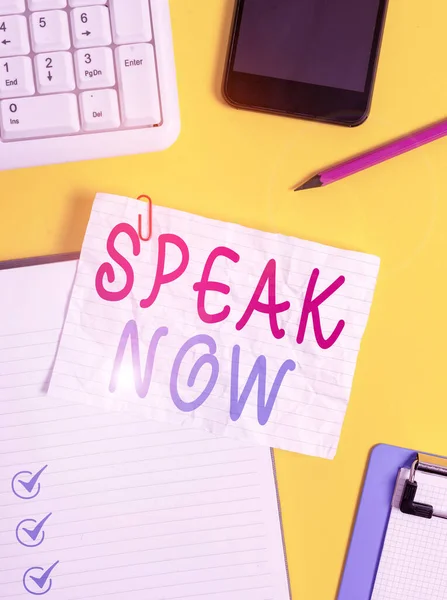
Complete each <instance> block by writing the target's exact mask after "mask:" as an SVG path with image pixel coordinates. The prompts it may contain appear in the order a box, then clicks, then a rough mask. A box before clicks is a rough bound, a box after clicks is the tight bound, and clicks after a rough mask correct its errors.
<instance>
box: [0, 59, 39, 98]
mask: <svg viewBox="0 0 447 600" xmlns="http://www.w3.org/2000/svg"><path fill="white" fill-rule="evenodd" d="M2 63H3V64H0V98H14V97H15V96H32V95H33V94H34V91H35V90H34V78H33V65H32V62H31V59H30V58H29V56H12V57H11V58H7V59H4V60H3V61H2Z"/></svg>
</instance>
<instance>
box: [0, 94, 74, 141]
mask: <svg viewBox="0 0 447 600" xmlns="http://www.w3.org/2000/svg"><path fill="white" fill-rule="evenodd" d="M0 121H1V123H0V124H1V131H2V139H4V140H20V139H30V138H36V137H50V136H55V135H64V134H69V133H77V132H78V131H79V129H80V126H79V115H78V103H77V101H76V96H75V95H74V94H55V95H54V96H34V97H31V98H19V99H17V100H2V101H1V102H0Z"/></svg>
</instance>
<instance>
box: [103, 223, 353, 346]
mask: <svg viewBox="0 0 447 600" xmlns="http://www.w3.org/2000/svg"><path fill="white" fill-rule="evenodd" d="M121 234H124V235H126V236H128V238H129V240H130V242H131V245H132V253H133V255H134V256H138V255H139V254H140V251H141V243H140V238H139V236H138V233H137V232H136V231H135V229H134V228H133V227H132V226H131V225H129V224H127V223H120V224H118V225H116V226H115V227H114V228H113V229H112V230H111V232H110V234H109V236H108V238H107V252H108V255H109V257H110V259H111V260H112V261H114V262H115V263H116V265H118V267H120V268H121V269H122V270H123V271H124V273H125V283H124V285H123V287H122V289H120V290H117V291H111V290H107V289H106V287H105V281H107V282H108V283H109V284H110V283H113V282H114V281H115V279H116V277H115V270H114V266H113V265H112V264H111V263H109V262H105V263H103V264H102V265H101V266H100V267H99V268H98V271H97V273H96V278H95V285H96V291H97V293H98V295H99V296H100V298H102V299H103V300H107V301H109V302H119V301H120V300H123V299H124V298H126V297H127V296H128V295H129V294H130V293H131V291H132V289H133V285H134V282H135V274H134V271H133V268H132V265H131V263H130V262H129V261H128V260H127V258H125V257H124V256H123V255H122V254H121V253H120V252H119V251H118V250H117V248H116V247H115V243H116V240H117V238H118V236H119V235H121ZM169 245H172V246H175V247H176V248H177V249H178V250H179V251H180V255H181V259H180V261H179V264H178V265H177V266H176V268H175V269H173V270H171V271H168V272H166V270H165V266H166V256H167V248H168V246H169ZM189 256H190V253H189V248H188V245H187V243H186V242H185V241H184V240H183V239H182V238H181V237H180V236H178V235H175V234H172V233H165V234H161V235H160V236H159V237H158V255H157V267H156V273H155V279H154V283H153V286H152V290H151V291H150V293H149V295H148V296H147V298H143V299H141V301H140V306H141V308H149V307H150V306H152V305H153V304H154V303H155V301H156V300H157V297H158V294H159V292H160V289H161V288H162V286H164V285H169V284H170V283H172V282H173V281H175V280H176V279H179V278H180V277H181V276H182V275H183V273H185V271H186V269H187V268H188V264H189ZM218 258H220V259H222V258H223V259H226V260H227V261H230V262H233V263H238V262H239V260H240V255H239V254H238V253H237V252H235V251H234V250H232V249H231V248H227V247H226V246H218V247H216V248H215V249H214V250H212V251H211V252H210V254H209V256H208V258H207V259H206V261H205V264H204V267H203V271H202V276H201V278H200V281H197V282H196V283H194V285H193V291H194V292H196V293H197V314H198V316H199V317H200V319H201V321H202V322H203V323H206V324H213V323H219V322H221V321H224V320H225V319H226V318H227V317H228V315H229V314H230V312H231V307H230V306H228V305H225V306H224V307H223V308H222V310H221V311H220V312H218V313H209V312H207V310H206V308H205V300H206V294H207V292H208V291H212V292H219V293H221V294H222V295H224V296H225V295H228V294H229V293H230V287H229V286H228V285H227V284H225V283H223V282H219V281H214V280H212V279H211V270H212V268H213V265H214V263H215V261H216V260H217V259H218ZM319 273H320V272H319V269H317V268H315V269H313V271H312V273H311V275H310V277H309V281H308V284H307V289H306V293H305V295H304V300H303V305H302V308H301V316H300V320H299V323H298V328H297V335H296V342H297V343H298V344H301V343H302V342H303V341H304V338H305V334H306V328H307V324H308V321H309V317H310V316H311V317H312V323H313V329H314V335H315V340H316V342H317V344H318V345H319V346H320V348H322V349H328V348H330V347H331V346H333V345H334V344H335V342H336V341H337V339H338V338H339V336H340V334H341V332H342V331H343V328H344V326H345V321H343V320H339V321H338V323H337V325H336V326H335V328H334V329H333V331H332V333H331V334H330V335H329V336H328V337H326V338H325V337H324V336H323V330H322V326H321V317H320V312H319V309H320V306H321V305H322V304H323V303H324V302H325V301H326V300H327V299H328V298H329V297H330V296H332V295H333V294H334V293H335V292H336V291H337V290H338V289H339V288H340V287H341V286H342V285H343V284H344V282H345V277H344V276H343V275H340V276H339V277H337V279H336V280H335V281H334V282H333V283H331V284H330V285H329V286H328V287H327V288H326V289H325V290H323V291H322V292H321V293H320V294H318V295H316V296H315V295H314V294H315V287H316V284H317V281H318V276H319ZM266 288H267V291H268V302H262V301H261V299H260V298H261V296H262V294H263V292H264V290H265V289H266ZM289 308H290V302H289V301H288V300H286V301H283V302H278V301H277V298H276V261H275V260H274V259H270V260H269V261H268V262H267V264H266V265H265V268H264V270H263V271H262V273H261V275H260V277H259V281H258V284H257V286H256V288H255V289H254V291H253V295H252V297H251V299H250V301H249V303H248V305H247V308H246V309H245V311H244V313H243V314H242V315H241V316H240V318H239V320H238V321H237V322H236V325H235V327H236V329H237V330H238V331H239V330H242V329H243V328H244V327H245V326H246V325H247V323H248V322H249V320H250V317H251V316H252V315H253V313H254V312H255V311H257V312H259V313H263V314H265V315H268V319H269V324H270V330H271V333H272V335H273V337H274V338H276V339H281V338H283V337H284V335H285V330H284V329H282V328H280V327H279V325H278V315H279V314H280V313H283V312H285V311H287V310H288V309H289Z"/></svg>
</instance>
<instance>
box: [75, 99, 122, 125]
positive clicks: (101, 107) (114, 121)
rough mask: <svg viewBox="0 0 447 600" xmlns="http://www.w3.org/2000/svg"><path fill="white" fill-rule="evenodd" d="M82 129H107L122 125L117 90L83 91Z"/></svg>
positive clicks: (81, 103)
mask: <svg viewBox="0 0 447 600" xmlns="http://www.w3.org/2000/svg"><path fill="white" fill-rule="evenodd" d="M80 105H81V118H82V129H83V130H84V131H105V130H106V129H116V128H117V127H119V126H120V112H119V107H118V97H117V95H116V91H115V90H97V91H94V92H83V93H82V94H81V95H80Z"/></svg>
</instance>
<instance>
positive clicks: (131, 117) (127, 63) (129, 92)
mask: <svg viewBox="0 0 447 600" xmlns="http://www.w3.org/2000/svg"><path fill="white" fill-rule="evenodd" d="M116 66H117V70H118V83H119V89H120V100H121V114H122V120H123V123H124V125H125V126H126V127H138V126H144V125H155V124H157V123H160V120H161V114H160V104H159V99H158V86H157V73H156V70H155V57H154V48H153V47H152V46H151V44H134V45H130V46H119V47H118V48H117V49H116Z"/></svg>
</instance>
